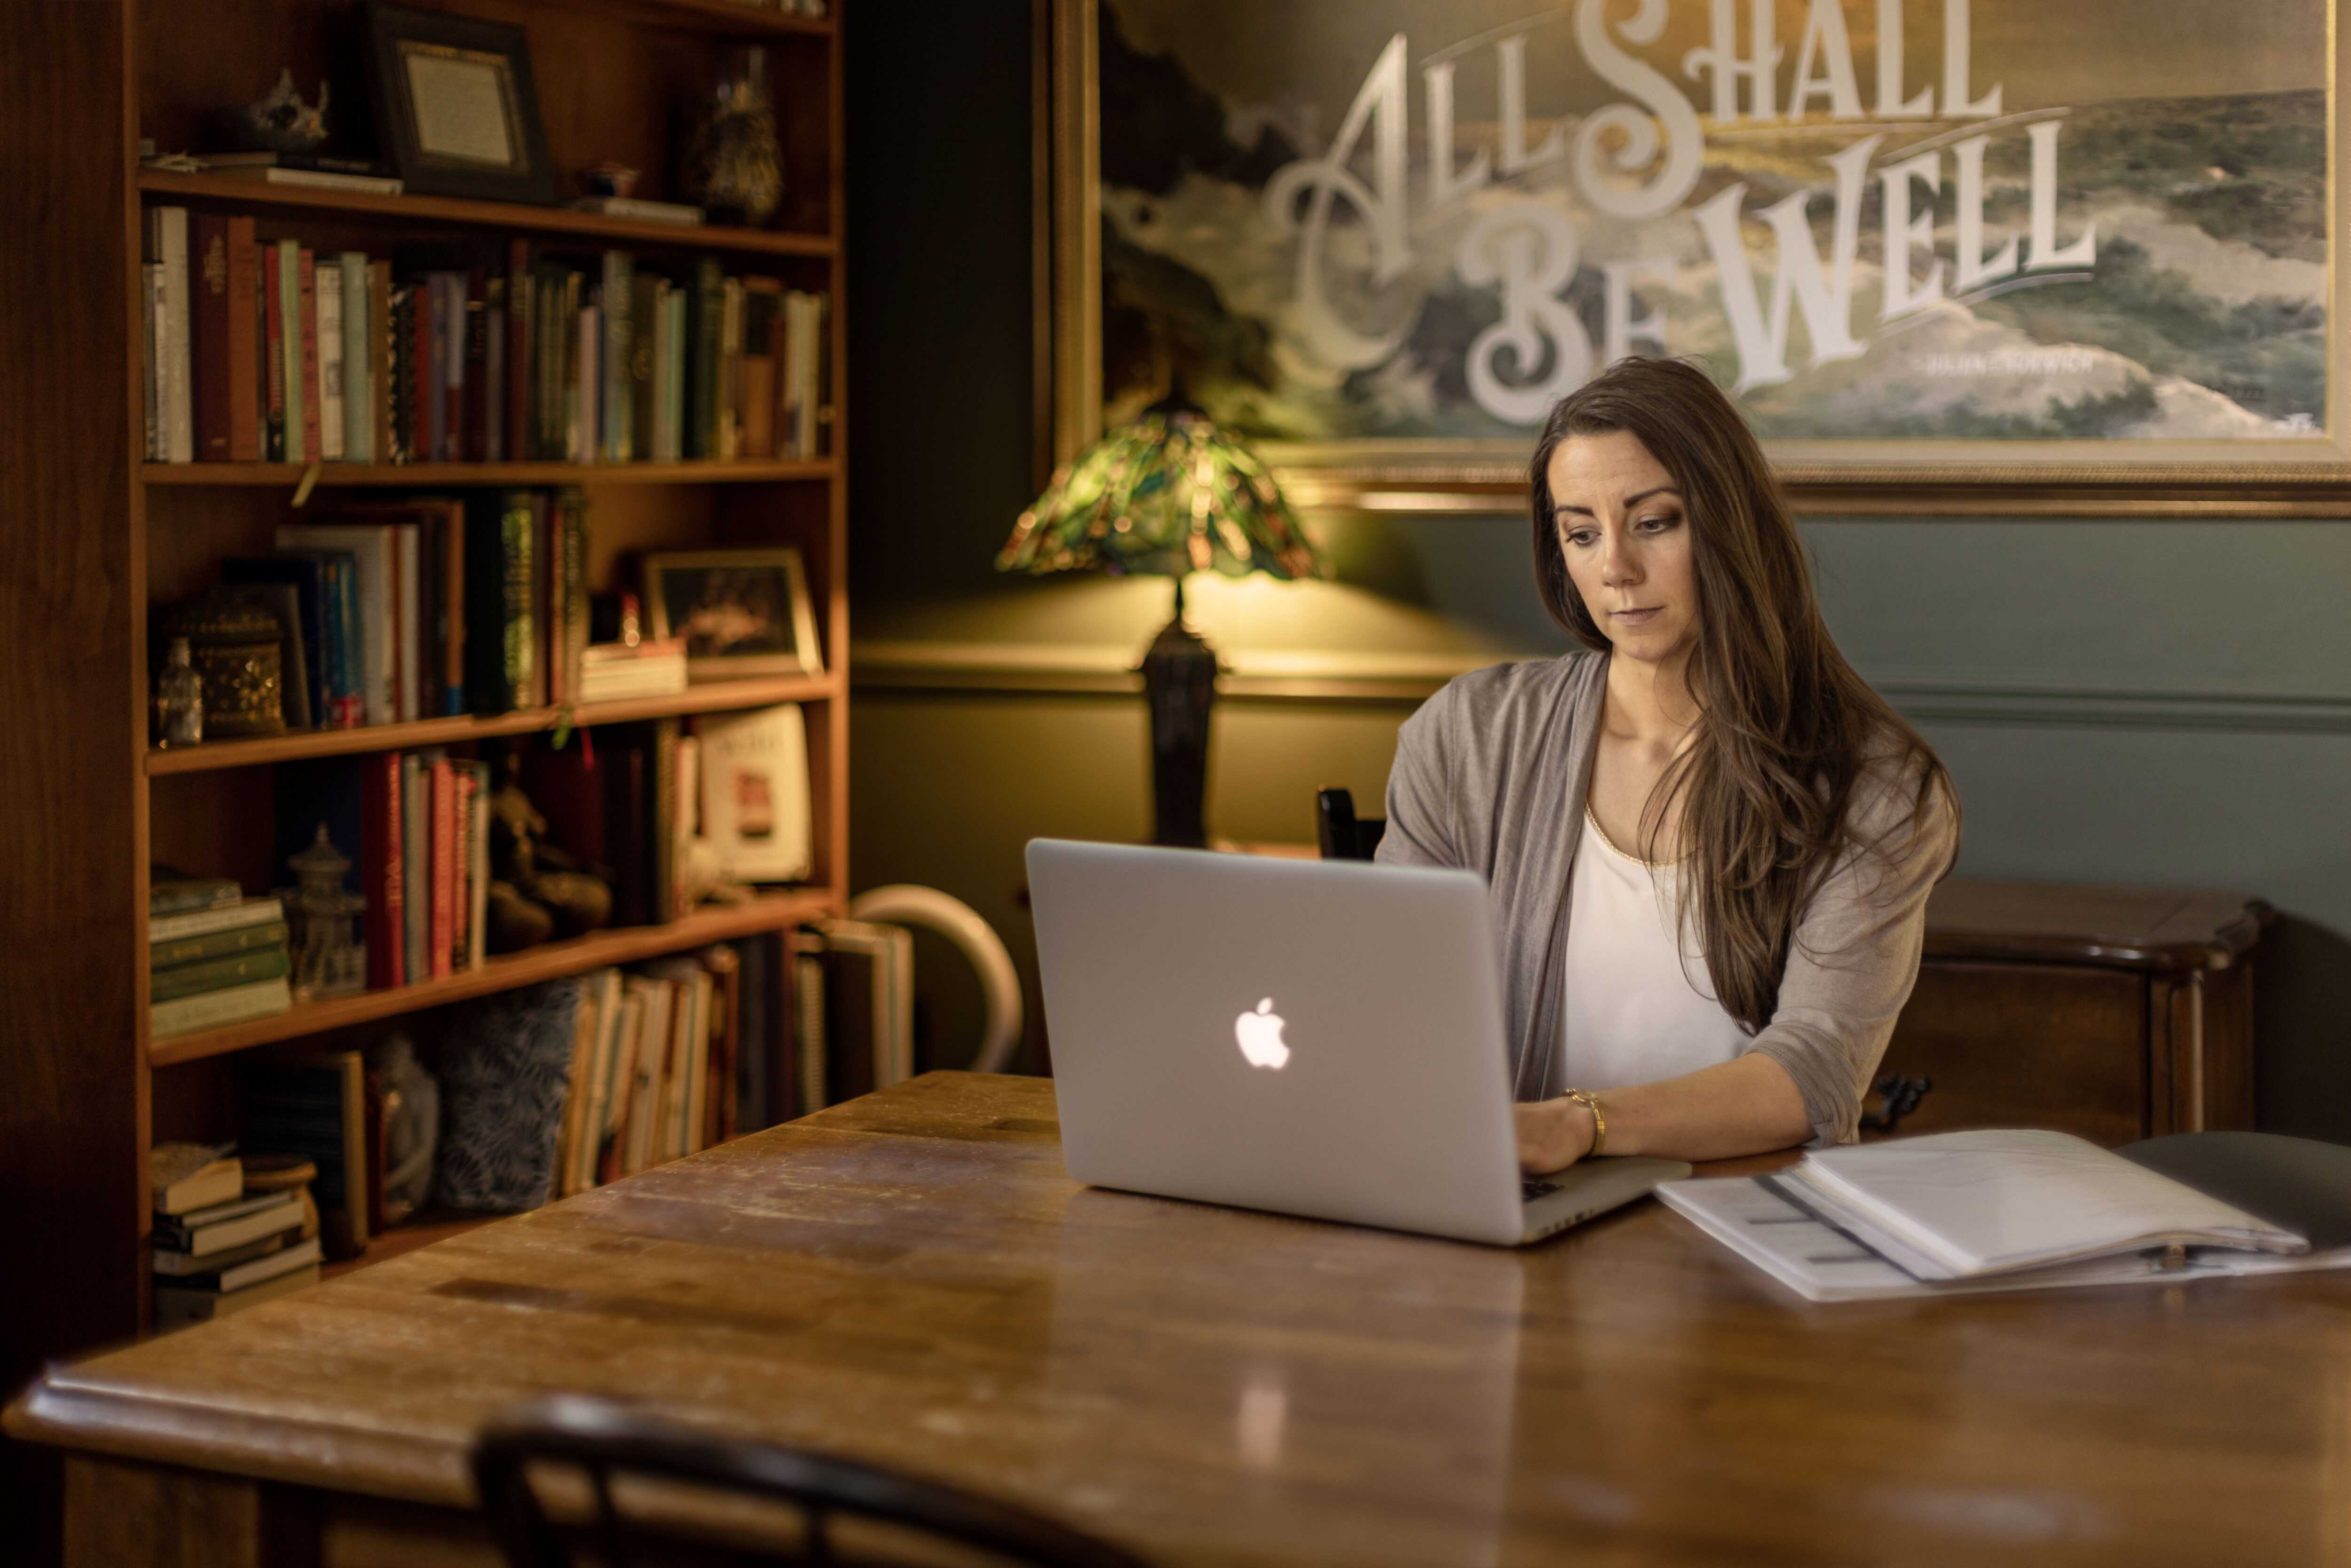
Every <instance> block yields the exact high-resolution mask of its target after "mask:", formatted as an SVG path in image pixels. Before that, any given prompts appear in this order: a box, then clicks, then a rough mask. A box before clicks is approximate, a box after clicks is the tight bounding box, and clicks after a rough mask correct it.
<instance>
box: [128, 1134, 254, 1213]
mask: <svg viewBox="0 0 2351 1568" xmlns="http://www.w3.org/2000/svg"><path fill="white" fill-rule="evenodd" d="M147 1184H148V1186H149V1188H150V1189H151V1190H152V1192H153V1194H154V1207H155V1212H156V1213H158V1214H166V1215H172V1214H187V1213H191V1212H193V1210H196V1209H200V1208H209V1207H212V1206H213V1205H214V1204H216V1203H225V1202H227V1201H228V1200H230V1199H231V1198H234V1197H239V1196H241V1195H242V1194H243V1193H244V1191H245V1162H244V1161H242V1160H240V1159H238V1158H237V1157H236V1152H235V1145H231V1144H189V1143H164V1144H157V1145H155V1146H154V1147H153V1148H152V1149H150V1150H148V1151H147Z"/></svg>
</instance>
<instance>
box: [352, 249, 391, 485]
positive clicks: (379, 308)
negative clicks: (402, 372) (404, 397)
mask: <svg viewBox="0 0 2351 1568" xmlns="http://www.w3.org/2000/svg"><path fill="white" fill-rule="evenodd" d="M352 254H353V253H349V252H347V253H345V255H344V256H343V265H344V266H345V267H349V266H350V263H351V256H352ZM392 341H393V340H392V263H390V262H389V261H374V260H371V261H369V262H368V264H367V363H368V367H369V371H370V375H369V390H368V408H367V413H368V427H369V435H368V441H367V445H366V447H365V451H366V454H367V455H366V456H365V457H363V458H360V461H361V462H367V463H393V462H397V461H399V459H400V457H401V455H402V453H401V449H400V447H399V445H398V444H396V443H395V442H394V441H393V439H392V410H393V408H394V407H395V406H396V405H397V403H398V400H399V395H400V383H399V378H398V377H397V376H396V375H395V374H394V373H393V362H392Z"/></svg>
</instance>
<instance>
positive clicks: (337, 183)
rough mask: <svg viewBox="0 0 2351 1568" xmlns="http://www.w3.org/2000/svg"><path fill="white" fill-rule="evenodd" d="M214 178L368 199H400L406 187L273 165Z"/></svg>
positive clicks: (378, 177)
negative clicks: (366, 196) (344, 192)
mask: <svg viewBox="0 0 2351 1568" xmlns="http://www.w3.org/2000/svg"><path fill="white" fill-rule="evenodd" d="M211 172H213V173H215V174H225V175H228V176H230V177H231V178H234V179H239V180H252V181H255V182H256V183H260V184H264V185H298V186H306V187H308V188H310V189H313V190H320V191H356V192H358V193H360V194H362V195H369V196H397V195H398V194H400V193H401V192H402V191H403V190H405V189H407V187H406V186H405V185H403V184H402V183H401V182H400V181H399V180H397V179H395V178H393V177H392V176H389V175H383V174H340V173H337V172H334V171H333V170H331V169H287V168H278V167H275V166H271V165H247V166H245V167H242V168H232V169H214V170H213V171H211Z"/></svg>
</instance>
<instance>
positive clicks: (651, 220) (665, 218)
mask: <svg viewBox="0 0 2351 1568" xmlns="http://www.w3.org/2000/svg"><path fill="white" fill-rule="evenodd" d="M571 210H572V211H573V212H575V213H594V214H597V215H598V216H599V217H606V218H634V219H636V220H637V221H639V222H640V223H648V224H677V225H681V226H684V227H693V226H695V225H698V224H700V223H702V222H703V221H704V220H705V218H706V217H707V216H708V214H705V212H704V211H703V210H702V209H701V208H700V207H689V206H684V205H683V204H679V203H676V202H649V201H646V200H644V199H643V198H642V197H638V196H579V197H575V198H574V199H573V201H572V203H571Z"/></svg>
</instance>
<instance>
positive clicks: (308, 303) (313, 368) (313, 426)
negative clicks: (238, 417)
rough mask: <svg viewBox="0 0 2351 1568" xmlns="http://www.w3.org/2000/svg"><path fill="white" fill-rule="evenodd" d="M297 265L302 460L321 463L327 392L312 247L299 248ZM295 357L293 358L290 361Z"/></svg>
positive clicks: (316, 265) (315, 259)
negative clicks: (322, 387)
mask: <svg viewBox="0 0 2351 1568" xmlns="http://www.w3.org/2000/svg"><path fill="white" fill-rule="evenodd" d="M295 255H296V257H297V262H296V265H297V266H298V267H299V269H300V270H299V271H298V273H297V274H296V276H297V277H298V279H299V294H298V304H297V308H298V309H299V310H300V312H301V324H302V357H301V375H302V398H301V402H302V461H304V462H305V463H318V462H322V461H324V460H325V457H326V447H325V446H324V445H323V444H321V441H320V437H319V423H320V419H319V415H320V405H321V402H322V401H323V397H324V394H323V392H321V390H320V388H319V290H318V259H319V258H318V256H317V254H316V253H315V252H313V251H311V250H310V249H308V247H304V248H302V249H300V250H298V251H297V252H296V253H295ZM292 362H293V361H291V359H290V358H289V360H288V363H289V364H291V363H292Z"/></svg>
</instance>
